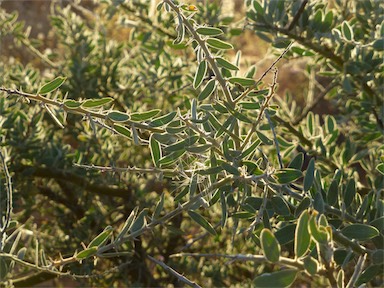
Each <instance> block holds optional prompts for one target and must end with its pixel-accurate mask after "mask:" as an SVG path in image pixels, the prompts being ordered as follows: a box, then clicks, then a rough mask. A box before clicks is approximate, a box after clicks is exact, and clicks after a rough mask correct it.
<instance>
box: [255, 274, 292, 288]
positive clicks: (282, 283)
mask: <svg viewBox="0 0 384 288" xmlns="http://www.w3.org/2000/svg"><path fill="white" fill-rule="evenodd" d="M297 272H298V271H297V270H295V269H286V270H281V271H277V272H273V273H265V274H262V275H260V276H258V277H256V278H255V279H254V280H253V285H254V287H265V288H267V287H271V288H276V287H289V286H290V285H292V283H293V282H294V281H295V279H296V274H297Z"/></svg>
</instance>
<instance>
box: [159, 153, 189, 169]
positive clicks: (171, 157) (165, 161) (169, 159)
mask: <svg viewBox="0 0 384 288" xmlns="http://www.w3.org/2000/svg"><path fill="white" fill-rule="evenodd" d="M184 153H185V149H181V150H178V151H175V152H172V153H170V154H168V155H166V156H164V157H163V158H161V159H160V160H159V165H160V166H166V165H170V164H172V163H174V162H175V161H176V160H177V159H179V158H180V157H181V156H183V155H184Z"/></svg>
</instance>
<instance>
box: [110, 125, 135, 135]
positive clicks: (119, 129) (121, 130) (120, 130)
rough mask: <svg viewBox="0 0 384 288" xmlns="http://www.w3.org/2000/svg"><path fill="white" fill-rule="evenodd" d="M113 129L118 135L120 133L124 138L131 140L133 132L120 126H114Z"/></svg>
mask: <svg viewBox="0 0 384 288" xmlns="http://www.w3.org/2000/svg"><path fill="white" fill-rule="evenodd" d="M113 128H114V129H115V130H116V132H117V133H119V134H120V135H122V136H125V137H127V138H131V131H129V129H127V128H126V127H124V126H122V125H119V124H114V125H113Z"/></svg>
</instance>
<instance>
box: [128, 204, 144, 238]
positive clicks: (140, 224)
mask: <svg viewBox="0 0 384 288" xmlns="http://www.w3.org/2000/svg"><path fill="white" fill-rule="evenodd" d="M147 214H148V208H145V209H143V211H141V212H140V214H139V215H138V216H137V218H136V220H135V222H134V223H133V224H132V226H131V229H129V231H130V232H131V233H134V232H136V231H139V230H141V229H143V228H144V226H145V225H147V220H146V219H145V217H146V216H147Z"/></svg>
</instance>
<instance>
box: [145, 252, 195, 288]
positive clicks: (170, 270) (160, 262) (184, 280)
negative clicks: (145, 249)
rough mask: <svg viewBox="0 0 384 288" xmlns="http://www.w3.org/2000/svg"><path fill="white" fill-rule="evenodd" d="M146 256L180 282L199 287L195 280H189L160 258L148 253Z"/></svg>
mask: <svg viewBox="0 0 384 288" xmlns="http://www.w3.org/2000/svg"><path fill="white" fill-rule="evenodd" d="M147 258H148V259H149V260H151V261H152V262H154V263H156V264H158V265H160V266H161V267H162V268H163V269H164V270H165V271H167V272H168V273H169V274H171V275H173V276H175V277H176V278H177V279H179V280H180V281H181V282H183V283H185V284H187V285H188V286H191V287H195V288H201V286H199V285H198V284H196V283H195V282H193V281H191V280H189V279H188V278H186V277H185V276H183V275H181V274H180V273H179V272H177V271H176V270H174V269H173V268H171V267H169V266H168V265H167V264H165V263H164V262H162V261H160V260H157V259H155V258H153V257H151V256H149V255H147Z"/></svg>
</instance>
